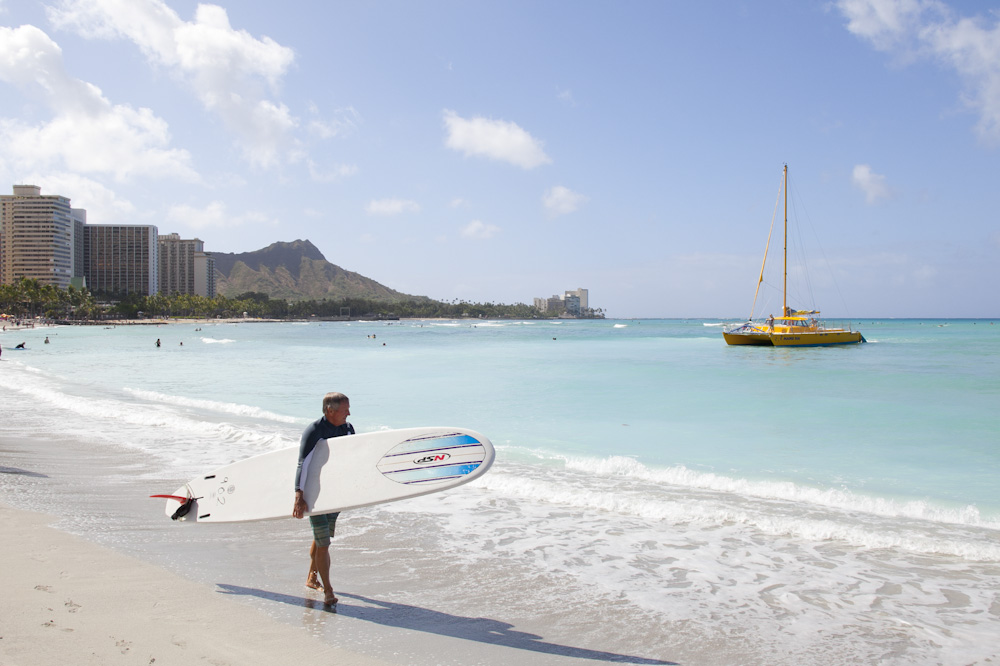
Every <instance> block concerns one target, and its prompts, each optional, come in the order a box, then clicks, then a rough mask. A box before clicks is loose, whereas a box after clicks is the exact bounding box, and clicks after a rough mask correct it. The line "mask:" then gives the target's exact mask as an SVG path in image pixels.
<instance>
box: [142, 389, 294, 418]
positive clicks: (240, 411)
mask: <svg viewBox="0 0 1000 666" xmlns="http://www.w3.org/2000/svg"><path fill="white" fill-rule="evenodd" d="M125 392H126V393H130V394H131V395H134V396H136V397H137V398H141V399H143V400H147V401H149V402H161V403H165V404H169V405H178V406H180V407H193V408H195V409H205V410H211V411H214V412H219V413H223V414H236V415H239V416H249V417H253V418H258V419H267V420H270V421H277V422H279V423H305V421H304V420H303V419H297V418H295V417H293V416H286V415H284V414H276V413H274V412H270V411H267V410H266V409H261V408H260V407H254V406H252V405H240V404H236V403H231V402H218V401H215V400H199V399H196V398H187V397H184V396H179V395H165V394H163V393H157V392H155V391H145V390H142V389H133V388H127V387H126V388H125Z"/></svg>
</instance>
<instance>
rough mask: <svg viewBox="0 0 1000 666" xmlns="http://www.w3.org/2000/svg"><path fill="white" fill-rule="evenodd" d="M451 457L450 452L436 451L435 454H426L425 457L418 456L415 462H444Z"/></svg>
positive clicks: (421, 463)
mask: <svg viewBox="0 0 1000 666" xmlns="http://www.w3.org/2000/svg"><path fill="white" fill-rule="evenodd" d="M448 458H451V454H450V453H435V454H434V455H430V456H424V457H423V458H417V459H416V460H414V461H413V462H414V463H415V464H417V465H425V464H427V463H432V462H443V461H445V460H447V459H448Z"/></svg>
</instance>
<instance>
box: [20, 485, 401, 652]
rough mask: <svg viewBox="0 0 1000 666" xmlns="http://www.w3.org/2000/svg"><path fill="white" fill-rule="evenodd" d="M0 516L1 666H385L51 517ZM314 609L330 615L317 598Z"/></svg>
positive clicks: (23, 511) (30, 515)
mask: <svg viewBox="0 0 1000 666" xmlns="http://www.w3.org/2000/svg"><path fill="white" fill-rule="evenodd" d="M3 471H4V472H5V473H7V471H6V470H3ZM0 521H2V522H3V524H4V539H2V540H0V571H2V572H3V573H2V574H0V579H2V580H3V590H4V594H3V595H0V618H3V620H2V623H0V662H2V663H4V664H10V665H11V666H15V665H18V664H32V665H33V666H63V665H64V664H143V665H148V664H154V663H155V664H156V666H164V665H166V666H172V665H175V664H176V665H177V666H187V665H188V664H192V663H201V662H208V663H212V664H219V665H222V664H232V665H234V666H235V665H239V666H245V665H254V664H261V665H262V666H265V665H266V666H270V665H271V664H276V663H289V662H293V661H294V662H300V661H301V662H305V661H306V660H309V661H315V660H316V659H320V660H323V661H329V662H331V663H337V664H343V665H346V666H386V665H387V664H388V662H385V661H382V660H379V659H375V658H372V657H367V656H363V655H360V654H356V653H354V652H351V651H349V650H345V649H343V648H338V647H333V646H330V645H328V644H326V643H324V642H323V641H322V640H320V639H319V638H317V637H315V636H313V635H310V633H309V632H308V631H305V630H303V629H301V628H295V627H292V626H289V625H287V624H284V623H281V622H279V621H277V620H274V619H272V618H270V617H267V616H266V615H265V614H264V613H262V612H260V611H258V610H257V609H255V608H252V607H251V606H249V605H247V604H244V603H240V602H237V601H234V600H232V599H226V598H225V596H224V593H223V592H222V591H220V590H212V589H211V588H210V587H208V586H205V585H202V584H199V583H195V582H193V581H190V580H188V579H185V578H182V577H181V576H179V575H177V574H174V573H171V572H169V571H167V570H165V569H162V568H160V567H158V566H156V565H154V564H150V563H147V562H144V561H141V560H138V559H136V558H134V557H131V556H128V555H124V554H122V553H119V552H117V551H114V550H112V549H109V548H106V547H104V546H100V545H97V544H94V543H92V542H90V541H87V540H86V539H83V538H82V537H77V536H74V535H72V534H68V533H65V532H62V531H59V530H58V529H56V528H54V527H52V526H51V524H52V523H54V522H55V521H56V518H55V517H54V516H50V515H47V514H42V513H35V512H32V511H25V510H21V509H15V508H12V507H10V506H8V505H6V504H3V503H0ZM312 612H313V613H316V614H318V615H323V614H325V613H326V611H324V610H323V607H322V604H321V603H319V602H317V605H316V607H315V608H313V609H312Z"/></svg>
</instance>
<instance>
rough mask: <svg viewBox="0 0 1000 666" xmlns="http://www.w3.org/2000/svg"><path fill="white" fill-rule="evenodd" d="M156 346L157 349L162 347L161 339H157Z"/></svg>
mask: <svg viewBox="0 0 1000 666" xmlns="http://www.w3.org/2000/svg"><path fill="white" fill-rule="evenodd" d="M156 346H157V347H159V346H160V339H159V338H156Z"/></svg>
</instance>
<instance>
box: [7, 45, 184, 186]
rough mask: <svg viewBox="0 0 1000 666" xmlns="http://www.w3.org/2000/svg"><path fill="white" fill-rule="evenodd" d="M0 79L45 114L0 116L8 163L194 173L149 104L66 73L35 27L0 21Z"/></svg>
mask: <svg viewBox="0 0 1000 666" xmlns="http://www.w3.org/2000/svg"><path fill="white" fill-rule="evenodd" d="M0 80H2V81H6V82H7V83H9V84H11V85H13V86H14V87H16V88H18V89H19V90H21V91H22V92H23V93H24V94H25V95H27V96H28V97H30V98H33V99H36V100H39V101H40V102H41V103H42V104H44V105H45V107H47V109H48V110H49V111H50V112H51V114H52V118H51V120H49V121H48V122H42V123H39V124H35V125H32V124H29V123H26V122H23V121H19V120H14V119H0V144H2V145H3V146H4V150H3V152H2V153H0V160H4V161H6V162H7V163H8V164H9V166H10V168H12V169H14V170H17V171H24V170H39V171H44V170H54V171H61V170H64V169H65V170H70V171H76V172H79V173H99V174H110V175H112V176H114V178H115V179H117V180H119V181H124V180H128V179H130V178H132V177H135V176H147V177H149V176H154V177H157V178H164V177H166V178H176V179H179V180H184V181H196V180H198V175H197V174H196V173H195V171H194V169H193V168H192V167H191V164H190V162H191V157H190V154H189V153H188V152H187V151H186V150H179V149H171V148H169V147H168V146H169V144H170V132H169V130H168V127H167V123H166V121H164V120H163V119H162V118H158V117H157V116H156V115H154V114H153V112H152V111H150V110H149V109H144V108H140V109H135V108H133V107H131V106H128V105H120V104H112V103H111V102H110V101H108V99H107V98H105V97H104V95H103V94H102V93H101V90H100V89H99V88H98V87H97V86H94V85H92V84H90V83H87V82H85V81H81V80H79V79H75V78H73V77H71V76H70V75H69V74H68V73H67V71H66V68H65V66H64V62H63V56H62V50H61V49H60V48H59V46H58V45H57V44H56V43H55V42H54V41H52V39H50V38H49V36H48V35H46V34H45V33H44V32H42V31H41V30H39V29H38V28H36V27H34V26H30V25H25V26H21V27H19V28H6V27H2V26H0Z"/></svg>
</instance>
